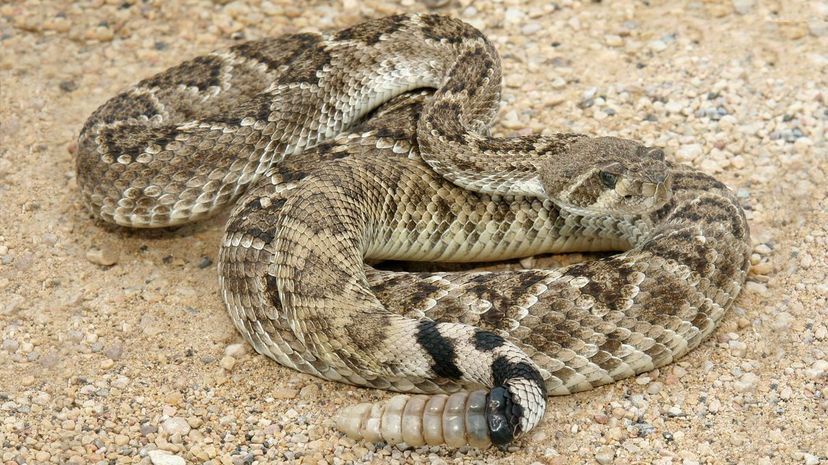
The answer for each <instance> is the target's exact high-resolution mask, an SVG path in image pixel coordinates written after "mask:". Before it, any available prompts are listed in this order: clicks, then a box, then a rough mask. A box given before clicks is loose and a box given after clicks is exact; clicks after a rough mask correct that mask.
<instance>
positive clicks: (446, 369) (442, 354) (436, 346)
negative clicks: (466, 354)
mask: <svg viewBox="0 0 828 465" xmlns="http://www.w3.org/2000/svg"><path fill="white" fill-rule="evenodd" d="M416 337H417V343H418V344H420V347H422V348H423V350H425V351H426V352H427V353H428V355H429V356H431V359H432V360H433V361H434V363H433V364H432V365H431V371H433V372H434V374H436V375H437V376H441V377H443V378H448V379H460V377H461V376H463V373H462V372H461V371H460V369H459V368H458V367H457V363H456V362H455V360H456V358H457V354H456V353H455V351H454V342H452V341H451V340H450V339H446V338H445V337H443V335H442V334H440V332H439V331H438V330H437V323H435V322H433V321H430V320H422V321H420V322H419V323H417V336H416Z"/></svg>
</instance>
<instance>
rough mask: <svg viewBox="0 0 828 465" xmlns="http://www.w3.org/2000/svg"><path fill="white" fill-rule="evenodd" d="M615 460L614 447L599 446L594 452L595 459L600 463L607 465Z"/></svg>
mask: <svg viewBox="0 0 828 465" xmlns="http://www.w3.org/2000/svg"><path fill="white" fill-rule="evenodd" d="M613 460H615V449H613V448H612V447H601V448H600V449H598V451H597V452H596V453H595V461H597V462H598V463H600V464H601V465H607V464H609V463H612V461H613Z"/></svg>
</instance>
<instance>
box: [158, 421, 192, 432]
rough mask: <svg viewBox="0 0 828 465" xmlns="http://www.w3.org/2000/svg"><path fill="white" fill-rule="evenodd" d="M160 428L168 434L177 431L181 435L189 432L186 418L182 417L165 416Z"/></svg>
mask: <svg viewBox="0 0 828 465" xmlns="http://www.w3.org/2000/svg"><path fill="white" fill-rule="evenodd" d="M161 429H162V430H164V432H166V433H167V434H169V435H171V436H172V435H173V434H175V433H178V434H180V435H182V436H184V435H185V434H187V433H189V432H190V425H189V423H187V420H186V419H184V418H182V417H172V418H167V419H166V420H164V422H163V423H161Z"/></svg>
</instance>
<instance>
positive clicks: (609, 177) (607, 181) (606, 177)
mask: <svg viewBox="0 0 828 465" xmlns="http://www.w3.org/2000/svg"><path fill="white" fill-rule="evenodd" d="M598 178H600V179H601V184H603V185H605V186H607V187H609V188H610V189H615V183H616V182H618V178H617V177H616V176H615V175H614V174H611V173H607V172H606V171H601V172H600V173H599V174H598Z"/></svg>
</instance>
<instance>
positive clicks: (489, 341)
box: [474, 329, 506, 352]
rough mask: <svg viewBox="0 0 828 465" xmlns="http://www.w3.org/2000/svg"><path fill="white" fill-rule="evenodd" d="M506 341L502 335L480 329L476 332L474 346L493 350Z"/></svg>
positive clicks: (484, 350) (478, 348)
mask: <svg viewBox="0 0 828 465" xmlns="http://www.w3.org/2000/svg"><path fill="white" fill-rule="evenodd" d="M505 342H506V340H505V339H503V338H502V337H500V336H498V335H497V334H494V333H490V332H488V331H481V330H479V329H478V330H476V331H475V332H474V348H475V349H477V350H480V351H483V352H491V351H492V350H494V349H497V348H498V347H500V346H502V345H503V344H504V343H505Z"/></svg>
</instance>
